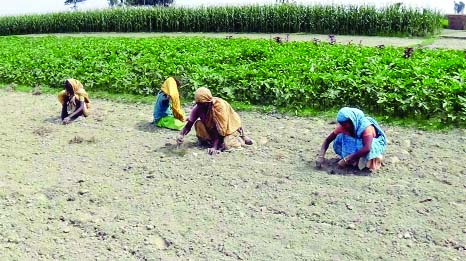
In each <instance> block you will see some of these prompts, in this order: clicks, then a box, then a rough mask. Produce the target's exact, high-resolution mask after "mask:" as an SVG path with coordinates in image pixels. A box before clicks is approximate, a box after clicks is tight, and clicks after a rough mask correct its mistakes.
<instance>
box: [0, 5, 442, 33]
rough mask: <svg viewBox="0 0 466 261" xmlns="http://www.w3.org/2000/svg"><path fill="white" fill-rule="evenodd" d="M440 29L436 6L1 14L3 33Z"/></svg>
mask: <svg viewBox="0 0 466 261" xmlns="http://www.w3.org/2000/svg"><path fill="white" fill-rule="evenodd" d="M440 28H441V15H440V14H439V13H437V12H435V11H430V10H418V9H410V8H404V7H400V6H388V7H386V8H382V9H377V8H375V7H373V6H323V5H316V6H304V5H295V4H280V5H268V6H259V5H255V6H242V7H238V6H236V7H231V6H230V7H199V8H181V7H180V8H174V7H170V8H163V7H152V8H146V7H144V8H112V9H108V10H99V11H84V12H66V13H54V14H42V15H25V16H24V15H23V16H11V17H1V18H0V35H12V34H33V33H72V32H261V33H296V32H308V33H322V34H328V33H334V34H357V35H387V36H426V35H431V34H435V33H436V32H438V30H439V29H440Z"/></svg>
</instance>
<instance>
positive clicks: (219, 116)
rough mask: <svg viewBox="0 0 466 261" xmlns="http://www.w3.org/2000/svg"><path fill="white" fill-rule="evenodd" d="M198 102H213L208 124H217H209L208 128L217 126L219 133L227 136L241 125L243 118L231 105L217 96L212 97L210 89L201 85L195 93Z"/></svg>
mask: <svg viewBox="0 0 466 261" xmlns="http://www.w3.org/2000/svg"><path fill="white" fill-rule="evenodd" d="M194 97H195V100H196V103H206V102H212V107H211V109H210V111H209V112H208V118H209V120H207V122H206V123H207V125H210V124H215V126H207V127H208V128H212V127H215V128H216V129H217V131H218V133H219V134H220V135H221V136H223V137H225V136H228V135H231V134H233V133H234V132H235V131H237V130H238V129H239V128H240V127H241V118H240V117H239V115H238V113H236V112H235V110H234V109H233V108H232V107H231V105H230V104H229V103H228V102H227V101H225V100H223V99H221V98H217V97H212V93H211V92H210V91H209V89H207V88H205V87H201V88H199V89H197V90H196V93H195V95H194Z"/></svg>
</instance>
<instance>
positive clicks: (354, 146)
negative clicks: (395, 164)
mask: <svg viewBox="0 0 466 261" xmlns="http://www.w3.org/2000/svg"><path fill="white" fill-rule="evenodd" d="M337 121H338V125H337V127H336V128H335V130H334V131H333V132H332V133H330V134H329V135H328V137H327V138H326V139H325V141H324V143H323V144H322V148H321V151H320V155H319V157H318V158H317V161H316V164H317V166H321V164H322V163H323V162H324V160H325V152H326V151H327V149H328V147H329V145H330V143H331V142H332V141H334V142H333V150H334V151H335V153H336V154H338V155H339V156H340V157H341V160H340V161H339V162H338V166H340V167H342V168H343V167H346V166H356V165H358V166H359V169H363V168H365V167H367V168H368V169H370V170H371V171H376V170H378V169H379V168H380V167H381V166H382V160H383V154H384V152H385V148H386V146H387V138H386V136H385V133H384V132H383V130H382V128H380V126H379V124H378V123H377V121H376V120H374V119H373V118H371V117H366V116H365V115H364V113H363V112H362V111H361V110H359V109H356V108H349V107H344V108H342V109H341V110H340V111H339V112H338V115H337Z"/></svg>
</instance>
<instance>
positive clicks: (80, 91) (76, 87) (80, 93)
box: [58, 79, 91, 109]
mask: <svg viewBox="0 0 466 261" xmlns="http://www.w3.org/2000/svg"><path fill="white" fill-rule="evenodd" d="M66 81H67V82H69V83H70V85H71V88H72V89H73V92H74V96H75V98H76V99H78V100H80V99H81V97H83V98H84V102H85V103H86V107H87V108H88V109H89V108H90V104H91V100H90V99H89V95H88V94H87V92H86V90H84V87H83V85H82V83H81V82H80V81H78V80H76V79H68V80H66ZM65 95H68V96H69V95H70V94H69V93H68V91H66V90H65V91H63V92H61V93H60V94H59V95H58V100H59V101H60V103H61V104H63V103H65Z"/></svg>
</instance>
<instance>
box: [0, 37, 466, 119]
mask: <svg viewBox="0 0 466 261" xmlns="http://www.w3.org/2000/svg"><path fill="white" fill-rule="evenodd" d="M169 76H176V77H178V78H179V79H181V81H182V83H183V88H182V91H183V95H184V97H186V98H189V97H191V98H192V94H193V92H194V90H195V89H196V88H198V87H201V86H207V87H209V88H210V89H211V90H212V92H213V93H214V94H215V95H217V96H220V97H223V98H225V99H227V100H229V101H241V102H244V103H249V104H255V105H273V106H277V107H285V108H289V109H293V110H297V111H300V110H302V109H305V108H311V109H313V110H328V109H334V108H338V107H341V106H356V107H360V108H362V109H363V110H364V111H367V112H369V113H375V114H378V115H387V116H396V117H401V118H416V119H429V118H439V119H441V120H442V122H443V123H453V124H457V125H458V124H459V125H464V123H465V122H466V84H465V80H466V62H465V54H464V52H463V51H454V50H430V49H415V50H414V53H413V55H412V57H411V58H408V59H407V58H404V50H403V49H400V48H390V47H387V48H384V49H379V48H372V47H362V46H359V45H349V46H346V45H330V44H327V43H320V44H314V43H309V42H290V43H282V44H278V43H276V42H275V41H269V40H246V39H208V38H169V37H160V38H145V39H140V38H138V39H135V38H111V39H105V38H79V37H38V38H32V37H30V38H29V37H3V38H0V82H3V83H17V84H25V85H36V84H40V85H45V86H52V87H56V88H63V86H62V84H63V81H64V79H66V78H77V79H79V80H81V81H82V82H83V84H84V85H85V87H86V89H88V90H89V91H90V92H95V91H107V92H110V93H121V94H126V93H128V94H137V95H154V94H155V93H156V92H157V91H158V89H159V88H160V84H161V83H162V82H163V80H164V79H165V78H167V77H169Z"/></svg>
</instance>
